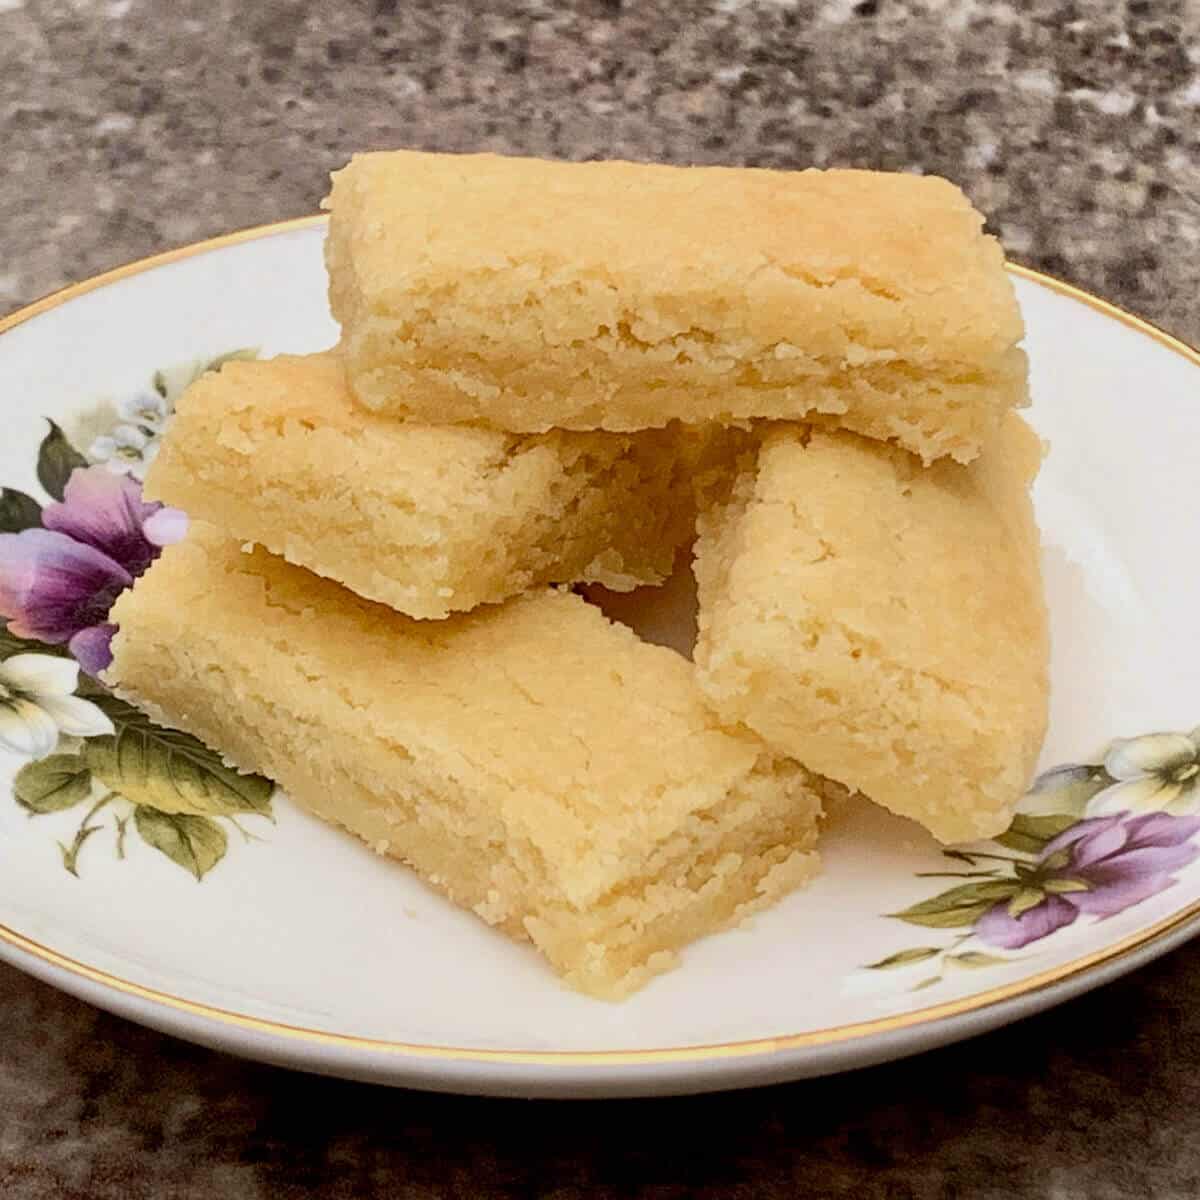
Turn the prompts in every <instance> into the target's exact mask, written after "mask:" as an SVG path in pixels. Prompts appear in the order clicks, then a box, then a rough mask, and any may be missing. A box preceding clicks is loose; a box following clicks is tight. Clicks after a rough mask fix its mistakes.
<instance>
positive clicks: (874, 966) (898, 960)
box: [867, 946, 941, 971]
mask: <svg viewBox="0 0 1200 1200" xmlns="http://www.w3.org/2000/svg"><path fill="white" fill-rule="evenodd" d="M940 953H941V951H940V950H939V949H938V948H937V947H936V946H915V947H913V949H911V950H898V951H897V952H896V953H895V954H889V955H888V956H887V958H881V959H880V960H879V961H878V962H873V963H867V969H868V970H871V971H886V970H889V969H890V968H892V967H907V966H911V965H912V964H913V963H919V962H924V961H925V960H926V959H927V958H936V957H937V956H938V955H939V954H940Z"/></svg>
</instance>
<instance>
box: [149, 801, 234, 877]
mask: <svg viewBox="0 0 1200 1200" xmlns="http://www.w3.org/2000/svg"><path fill="white" fill-rule="evenodd" d="M133 824H134V828H135V829H136V830H137V831H138V833H139V834H140V835H141V839H142V841H144V842H145V843H146V845H148V846H153V847H154V849H155V850H160V851H161V852H162V853H163V854H165V855H166V856H167V857H168V858H169V859H170V860H171V861H172V862H173V863H178V864H179V866H181V867H183V869H184V870H185V871H190V872H191V873H192V874H193V875H195V877H196V878H197V879H203V878H204V876H205V875H207V874H208V872H209V871H211V870H212V869H213V867H215V866H216V865H217V863H219V862H220V861H221V859H222V858H224V857H225V847H226V844H227V843H226V838H225V831H224V830H223V829H222V828H221V827H220V825H218V824H217V823H216V821H210V820H209V819H208V818H207V817H193V816H190V815H188V814H187V813H165V812H159V811H158V809H156V808H150V807H148V806H147V805H144V804H140V805H138V807H137V808H135V809H134V810H133Z"/></svg>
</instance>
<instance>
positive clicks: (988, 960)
mask: <svg viewBox="0 0 1200 1200" xmlns="http://www.w3.org/2000/svg"><path fill="white" fill-rule="evenodd" d="M946 961H947V962H951V963H953V964H954V965H955V966H956V967H998V966H1001V965H1003V964H1004V963H1007V962H1012V959H1010V958H1001V957H1000V956H999V955H998V954H982V953H980V951H978V950H964V951H963V952H962V953H961V954H947V955H946Z"/></svg>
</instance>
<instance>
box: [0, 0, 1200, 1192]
mask: <svg viewBox="0 0 1200 1200" xmlns="http://www.w3.org/2000/svg"><path fill="white" fill-rule="evenodd" d="M484 8H485V6H484V5H472V4H468V3H459V4H447V3H412V4H406V3H403V2H402V0H401V2H398V0H374V2H373V3H367V2H365V0H363V2H355V3H341V4H339V3H334V2H333V0H322V2H320V3H317V2H315V0H313V2H311V3H302V2H278V0H276V2H266V0H259V2H258V3H242V2H238V0H171V2H170V3H165V2H163V0H69V2H68V0H0V148H2V149H3V153H4V160H3V162H4V167H3V175H2V176H0V311H3V310H5V309H9V308H13V307H16V306H17V305H19V304H22V303H24V302H26V301H28V300H30V299H33V298H34V297H36V296H37V295H39V294H41V293H43V292H45V291H47V290H49V289H51V288H53V287H56V286H58V285H60V284H62V283H64V282H67V281H70V280H73V279H79V278H83V277H85V276H87V275H89V274H92V273H94V272H96V271H99V270H103V269H104V268H106V267H110V266H113V265H115V264H118V263H120V262H123V261H126V260H128V259H131V258H136V257H139V256H141V255H145V254H149V253H152V252H154V251H156V250H160V249H164V248H166V247H169V246H171V245H175V244H178V243H181V242H186V241H190V240H193V239H196V238H200V237H205V236H208V235H210V234H215V233H219V232H222V231H224V230H226V229H230V228H235V227H238V226H244V225H249V224H254V223H257V222H263V221H270V220H275V219H278V218H280V217H285V216H290V215H294V214H298V213H304V212H309V211H311V210H313V209H314V207H315V205H316V202H317V200H318V199H319V197H320V196H321V194H322V192H323V190H324V180H325V175H326V172H327V171H328V170H329V169H330V168H332V167H334V166H336V165H338V164H339V163H340V162H341V161H342V160H343V159H344V158H345V157H346V156H347V155H348V154H349V153H350V151H351V150H353V149H357V148H361V147H373V146H390V145H410V146H422V147H428V148H441V149H466V148H490V149H496V150H513V151H528V152H534V153H543V154H555V155H562V156H567V157H587V156H613V155H624V156H628V157H635V158H653V159H664V160H669V161H676V162H688V161H694V162H730V163H734V162H737V163H755V164H763V165H779V166H799V165H803V164H808V163H818V164H856V165H864V166H879V167H889V168H923V169H927V170H932V171H937V172H940V173H943V174H946V175H948V176H950V177H951V178H953V179H956V180H958V181H959V182H960V183H962V184H963V185H964V186H965V187H966V189H967V190H968V191H969V192H970V193H971V195H972V196H973V197H974V198H975V200H976V201H977V202H978V203H979V205H980V206H981V207H983V208H984V209H985V210H987V211H988V212H989V213H990V214H991V215H992V219H993V222H994V226H995V228H996V230H997V231H998V232H999V233H1000V234H1001V235H1002V236H1003V237H1004V238H1005V240H1006V242H1007V244H1008V246H1009V248H1010V251H1011V252H1012V254H1013V257H1015V258H1016V259H1018V260H1020V261H1024V262H1028V263H1030V264H1032V265H1035V266H1040V267H1043V268H1045V269H1047V270H1049V271H1051V272H1053V273H1055V274H1058V275H1061V276H1063V277H1065V278H1068V279H1071V280H1073V281H1075V282H1077V283H1079V284H1081V285H1083V286H1085V287H1088V288H1091V289H1093V290H1095V291H1097V292H1100V293H1101V294H1104V295H1106V296H1108V297H1110V298H1111V299H1113V300H1115V301H1117V302H1118V303H1121V304H1123V305H1125V306H1126V307H1129V308H1131V309H1133V310H1135V311H1137V312H1140V313H1142V314H1144V315H1145V316H1148V317H1150V318H1151V319H1153V320H1156V321H1158V322H1159V323H1161V324H1162V325H1164V326H1165V327H1167V328H1168V329H1171V330H1172V331H1174V332H1176V333H1178V334H1180V335H1181V336H1183V337H1185V338H1186V339H1189V340H1191V341H1193V342H1198V341H1200V306H1197V305H1196V303H1195V296H1196V294H1197V290H1198V284H1200V168H1198V167H1197V162H1198V161H1200V120H1198V119H1197V118H1198V116H1200V5H1197V3H1196V0H1127V2H1125V3H1119V2H1115V0H1112V2H1087V0H1077V2H1075V3H1070V2H1067V0H1011V2H1008V3H1000V2H997V0H865V2H859V3H853V2H851V0H828V2H826V3H823V4H792V3H787V2H786V0H716V2H715V3H711V4H699V3H683V2H674V3H673V2H672V0H656V2H648V3H634V2H633V0H627V2H626V3H625V4H624V5H622V4H621V3H620V2H619V0H590V2H589V0H577V2H575V3H551V2H547V3H544V4H534V3H528V4H519V3H515V2H512V0H509V2H508V3H493V4H489V5H487V6H486V9H487V11H486V13H485V12H484V11H483V10H484ZM1198 994H1200V946H1193V947H1191V948H1185V949H1183V950H1181V951H1178V952H1177V953H1175V954H1174V955H1172V956H1171V957H1170V958H1169V959H1167V960H1166V961H1164V962H1161V963H1159V964H1157V965H1154V966H1152V967H1150V968H1148V969H1146V970H1144V971H1142V972H1140V973H1139V974H1137V975H1136V976H1134V977H1132V978H1130V979H1128V980H1126V981H1124V982H1121V983H1119V984H1116V985H1113V986H1111V987H1109V988H1107V989H1105V990H1104V991H1102V992H1100V993H1098V994H1095V995H1092V996H1089V997H1087V998H1084V999H1082V1000H1078V1001H1076V1002H1074V1003H1072V1004H1070V1005H1068V1006H1066V1007H1065V1008H1063V1009H1061V1010H1059V1011H1057V1012H1054V1013H1050V1014H1047V1015H1045V1016H1042V1017H1039V1018H1036V1019H1034V1020H1031V1021H1028V1022H1025V1023H1023V1024H1021V1025H1018V1026H1016V1027H1013V1028H1011V1029H1009V1030H1006V1031H1002V1032H1000V1033H996V1034H993V1035H991V1036H989V1037H986V1038H983V1039H980V1040H978V1041H976V1042H972V1043H968V1044H966V1045H962V1046H958V1047H953V1048H949V1049H946V1050H943V1051H939V1052H937V1053H935V1054H931V1055H928V1056H925V1057H923V1058H920V1059H916V1060H913V1061H910V1062H907V1063H901V1064H895V1065H892V1066H887V1067H880V1068H876V1069H874V1070H871V1071H867V1072H862V1073H858V1074H854V1075H850V1076H846V1077H844V1078H840V1079H834V1080H827V1081H818V1082H813V1083H807V1084H802V1085H795V1086H791V1087H783V1088H775V1089H770V1090H765V1091H761V1092H756V1093H750V1094H744V1095H738V1096H728V1097H720V1096H717V1097H708V1098H701V1099H694V1100H675V1101H656V1102H636V1103H633V1102H627V1103H621V1104H615V1103H614V1104H588V1105H565V1104H564V1105H549V1104H522V1103H497V1102H486V1101H478V1100H463V1099H454V1098H445V1097H426V1096H420V1095H417V1094H406V1093H393V1092H386V1091H382V1090H379V1089H373V1088H367V1087H361V1086H355V1085H350V1084H344V1083H338V1082H333V1081H327V1080H318V1079H311V1078H306V1077H300V1076H292V1075H287V1074H284V1073H281V1072H278V1071H275V1070H271V1069H268V1068H265V1067H257V1066H252V1065H247V1064H244V1063H239V1062H236V1061H234V1060H232V1059H228V1058H225V1057H222V1056H220V1055H216V1054H212V1053H209V1052H207V1051H202V1050H197V1049H194V1048H191V1047H188V1046H186V1045H183V1044H181V1043H178V1042H174V1041H171V1040H170V1039H166V1038H163V1037H160V1036H158V1035H156V1034H153V1033H150V1032H147V1031H145V1030H141V1029H138V1028H135V1027H133V1026H131V1025H128V1024H126V1023H124V1022H122V1021H119V1020H116V1019H114V1018H111V1017H107V1016H104V1015H102V1014H99V1013H97V1012H95V1011H94V1010H92V1009H90V1008H88V1007H86V1006H85V1005H82V1004H79V1003H77V1002H75V1001H72V1000H69V999H67V998H65V997H63V996H60V995H58V994H56V993H55V992H53V991H51V990H50V989H48V988H46V987H43V986H42V985H40V984H36V983H34V982H32V981H30V980H28V979H25V978H24V977H23V976H20V975H18V974H17V973H15V972H13V971H11V970H8V969H6V968H0V1196H3V1197H4V1198H5V1200H43V1198H47V1200H48V1198H50V1197H54V1198H56V1200H57V1198H62V1200H84V1198H87V1200H109V1198H112V1200H117V1198H120V1200H140V1198H141V1197H154V1198H155V1200H160V1198H161V1200H174V1198H180V1200H183V1198H187V1200H190V1198H192V1197H197V1198H198V1197H204V1198H205V1200H234V1198H237V1200H242V1198H258V1197H270V1198H272V1200H275V1198H282V1200H289V1198H291V1197H308V1196H313V1197H317V1196H320V1197H324V1198H328V1200H337V1198H341V1197H363V1196H374V1195H387V1196H395V1197H426V1196H429V1197H433V1196H461V1197H470V1196H476V1195H478V1196H486V1195H492V1196H512V1197H517V1196H522V1197H524V1196H533V1195H539V1196H546V1197H554V1198H555V1200H574V1198H576V1197H599V1198H602V1200H606V1198H608V1197H618V1196H628V1195H638V1196H645V1197H655V1198H661V1200H668V1198H670V1200H674V1198H676V1197H679V1198H682V1197H686V1196H713V1197H716V1196H721V1197H730V1198H733V1200H738V1198H742V1197H746V1198H748V1197H758V1196H768V1197H774V1196H779V1197H785V1196H786V1197H792V1196H809V1195H812V1196H831V1197H839V1198H840V1197H845V1198H847V1200H850V1198H854V1200H860V1198H861V1200H871V1198H876V1197H878V1198H880V1200H883V1198H885V1197H886V1198H895V1200H905V1198H912V1200H935V1198H937V1200H941V1198H946V1200H950V1198H964V1197H981V1198H992V1197H995V1198H996V1200H1000V1198H1002V1197H1004V1198H1016V1200H1025V1198H1029V1200H1033V1198H1035V1197H1036V1198H1039V1200H1041V1198H1045V1200H1076V1198H1084V1197H1087V1198H1097V1200H1107V1198H1109V1197H1111V1198H1113V1200H1118V1198H1119V1200H1127V1198H1129V1197H1143V1196H1145V1197H1156V1198H1161V1200H1185V1198H1190V1197H1194V1196H1196V1195H1197V1194H1200V1105H1198V1104H1197V1099H1198V1098H1200V1084H1198V1083H1197V1078H1198V1075H1200V1005H1198V1004H1197V1003H1196V1002H1195V1000H1194V997H1195V996H1196V995H1198Z"/></svg>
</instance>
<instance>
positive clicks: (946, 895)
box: [887, 879, 1021, 929]
mask: <svg viewBox="0 0 1200 1200" xmlns="http://www.w3.org/2000/svg"><path fill="white" fill-rule="evenodd" d="M1020 888H1021V884H1020V883H1019V882H1018V881H1017V880H1015V879H988V880H985V881H982V882H980V883H965V884H962V885H961V886H960V887H953V888H951V889H950V890H949V891H947V892H940V893H939V894H938V895H936V896H934V897H932V898H931V899H929V900H922V901H921V902H920V903H919V904H913V905H910V906H909V907H908V908H905V909H901V911H900V912H894V913H888V914H887V915H888V916H890V917H895V918H897V919H898V920H900V921H907V922H908V923H909V924H910V925H924V926H926V927H927V928H930V929H955V928H958V927H961V926H963V925H974V924H975V922H976V921H977V920H978V919H979V918H980V917H982V916H983V914H984V913H985V912H987V910H988V909H989V908H991V907H992V906H993V905H994V904H997V903H999V902H1000V901H1001V900H1008V899H1010V898H1011V897H1012V896H1013V895H1014V894H1015V893H1016V892H1017V891H1019V890H1020Z"/></svg>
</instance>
